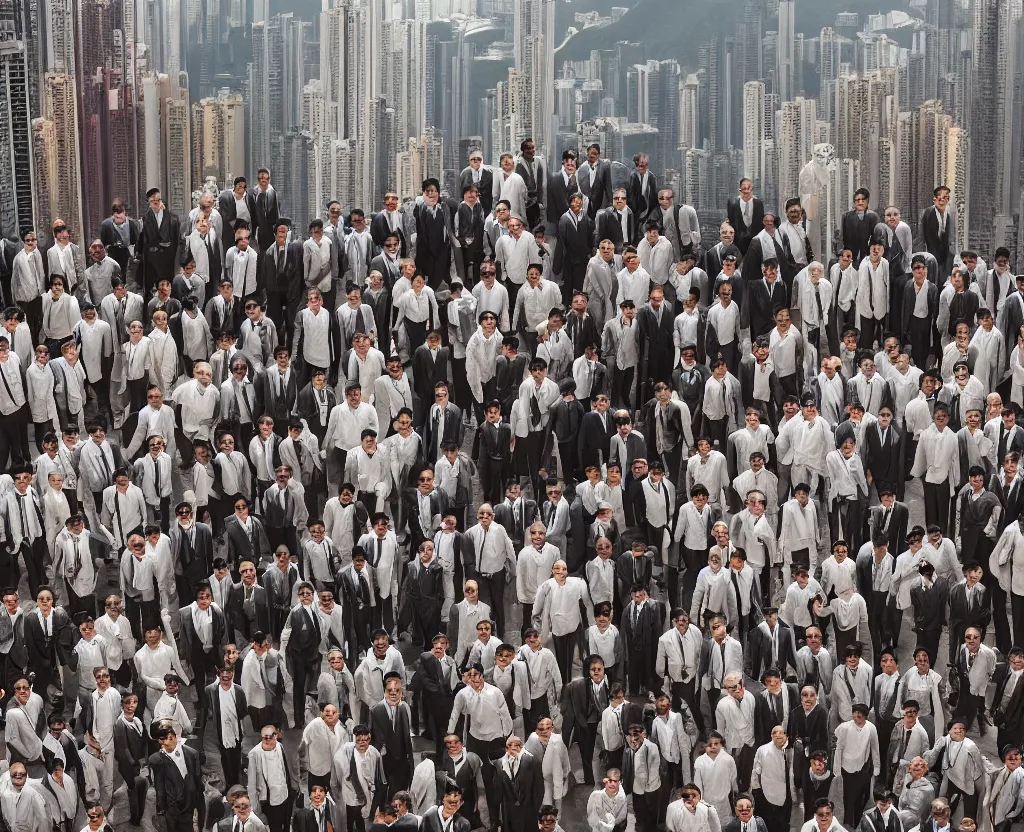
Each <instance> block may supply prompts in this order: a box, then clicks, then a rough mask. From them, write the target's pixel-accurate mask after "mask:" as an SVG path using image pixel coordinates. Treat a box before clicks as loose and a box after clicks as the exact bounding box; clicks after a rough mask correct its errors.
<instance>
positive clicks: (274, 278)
mask: <svg viewBox="0 0 1024 832" xmlns="http://www.w3.org/2000/svg"><path fill="white" fill-rule="evenodd" d="M290 229H291V222H290V221H289V220H287V219H279V220H278V221H277V222H276V223H275V227H274V243H273V245H271V246H269V247H268V248H267V249H266V250H265V251H264V252H263V285H264V288H265V289H266V292H267V305H266V307H265V308H266V312H267V317H269V318H270V320H272V321H273V322H274V324H275V325H276V326H277V333H278V336H279V337H280V340H281V343H282V344H286V343H288V340H289V338H290V337H291V330H292V325H293V323H294V321H295V316H296V315H297V314H299V303H300V302H301V299H302V268H303V267H302V243H301V242H299V241H298V240H296V241H294V242H291V243H289V242H288V232H289V230H290Z"/></svg>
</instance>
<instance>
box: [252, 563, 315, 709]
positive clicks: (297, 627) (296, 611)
mask: <svg viewBox="0 0 1024 832" xmlns="http://www.w3.org/2000/svg"><path fill="white" fill-rule="evenodd" d="M297 594H298V598H299V603H298V604H296V605H295V607H294V608H293V609H292V611H291V612H290V613H289V614H288V621H287V622H286V623H285V629H286V630H291V637H290V638H289V640H288V647H287V649H286V650H285V658H286V659H287V661H288V672H289V673H290V674H291V677H292V680H293V683H294V689H295V693H294V696H293V698H294V701H295V724H296V725H299V724H303V723H304V720H305V710H306V694H307V693H308V692H309V691H315V690H316V683H317V680H318V679H319V676H320V673H319V668H320V640H321V639H322V638H323V630H322V626H323V624H322V622H321V620H320V614H319V613H318V612H317V609H316V605H315V603H314V600H313V599H314V587H313V584H311V583H309V582H308V581H303V582H302V583H301V584H299V588H298V593H297ZM264 632H267V630H264Z"/></svg>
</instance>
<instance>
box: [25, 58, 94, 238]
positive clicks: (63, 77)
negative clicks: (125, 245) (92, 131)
mask: <svg viewBox="0 0 1024 832" xmlns="http://www.w3.org/2000/svg"><path fill="white" fill-rule="evenodd" d="M43 89H44V92H45V95H44V98H43V111H44V113H45V114H46V118H47V120H49V121H51V122H52V123H53V141H54V148H55V153H56V165H55V167H54V168H53V169H52V170H51V169H50V168H49V166H48V167H47V170H45V171H41V172H40V174H41V175H44V176H47V177H51V176H52V177H53V178H52V179H49V178H48V179H47V192H48V194H49V202H50V210H51V212H52V213H51V214H50V215H49V216H45V215H43V214H40V216H39V217H38V220H37V225H38V227H39V228H40V229H46V230H48V229H49V227H50V222H51V221H52V220H53V219H54V218H55V217H60V218H61V219H63V220H64V222H66V223H67V225H68V229H69V230H70V231H71V239H73V240H82V239H84V238H85V237H86V236H88V235H89V234H92V233H95V230H94V229H85V230H83V224H82V184H81V162H80V160H81V156H80V154H79V144H78V110H77V108H76V106H75V85H74V82H73V80H72V78H71V76H69V75H67V74H66V73H64V72H48V73H47V74H46V76H45V77H44V79H43ZM108 207H109V206H108ZM44 233H45V232H44Z"/></svg>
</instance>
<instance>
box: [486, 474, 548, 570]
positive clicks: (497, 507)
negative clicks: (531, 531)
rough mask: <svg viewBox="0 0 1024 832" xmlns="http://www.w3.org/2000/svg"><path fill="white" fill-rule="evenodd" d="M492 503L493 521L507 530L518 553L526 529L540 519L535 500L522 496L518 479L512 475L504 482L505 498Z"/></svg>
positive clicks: (524, 541) (524, 539)
mask: <svg viewBox="0 0 1024 832" xmlns="http://www.w3.org/2000/svg"><path fill="white" fill-rule="evenodd" d="M492 505H493V506H494V522H495V523H497V524H498V525H499V526H502V527H504V529H505V531H506V532H508V536H509V538H511V540H512V545H513V547H514V548H515V551H516V552H517V553H518V552H519V550H520V549H522V548H523V547H524V546H525V545H526V530H527V529H528V528H530V526H532V525H533V523H534V522H535V521H536V520H539V519H540V513H539V510H538V508H537V502H536V501H535V500H530V499H528V498H526V497H524V496H523V493H522V489H521V488H520V485H519V480H518V479H516V478H514V477H513V478H512V479H510V480H509V481H508V482H507V483H506V484H505V499H504V500H503V501H501V502H498V503H492Z"/></svg>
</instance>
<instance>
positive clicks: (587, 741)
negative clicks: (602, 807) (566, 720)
mask: <svg viewBox="0 0 1024 832" xmlns="http://www.w3.org/2000/svg"><path fill="white" fill-rule="evenodd" d="M599 728H600V725H599V724H598V723H596V722H588V723H586V724H585V725H580V724H579V723H575V724H574V725H573V728H572V733H573V736H574V737H575V738H576V742H578V743H579V746H580V759H581V760H582V761H583V782H584V783H586V784H587V785H588V786H592V785H594V747H595V746H596V745H597V731H598V729H599ZM571 741H572V739H571V738H570V742H571Z"/></svg>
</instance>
